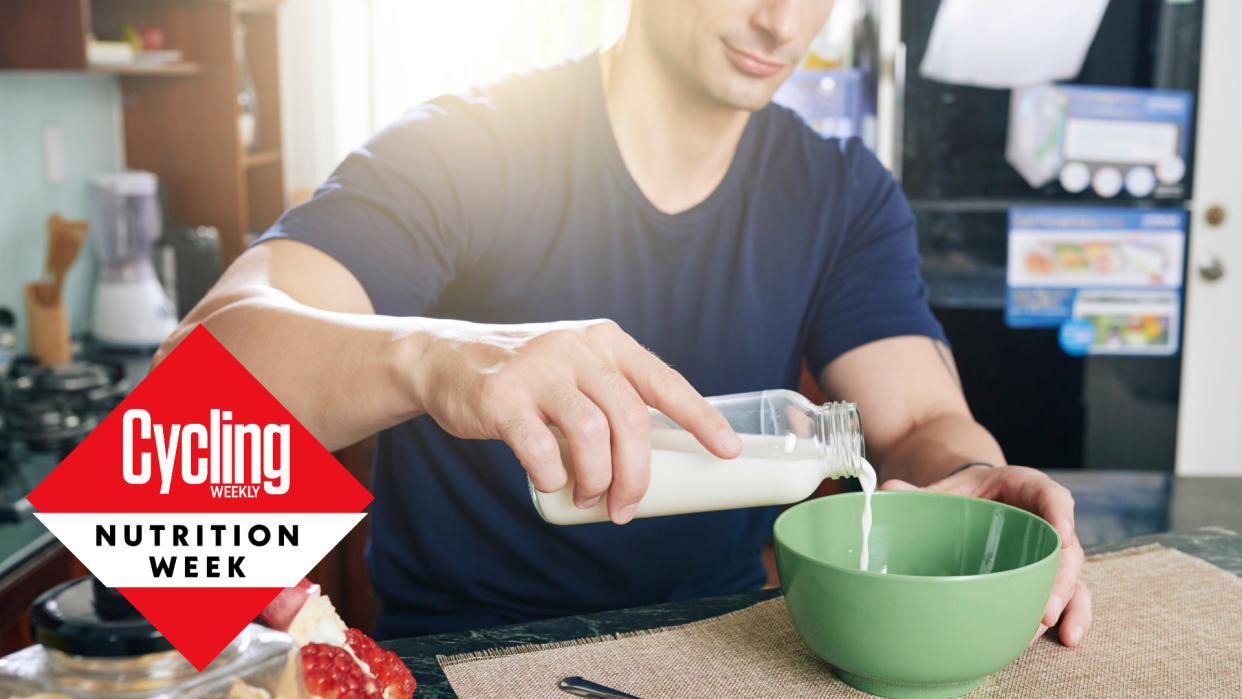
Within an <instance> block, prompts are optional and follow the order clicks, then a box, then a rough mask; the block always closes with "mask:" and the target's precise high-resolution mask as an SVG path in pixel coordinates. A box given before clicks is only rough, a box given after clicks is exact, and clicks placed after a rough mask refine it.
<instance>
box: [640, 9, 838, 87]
mask: <svg viewBox="0 0 1242 699" xmlns="http://www.w3.org/2000/svg"><path fill="white" fill-rule="evenodd" d="M632 10H633V12H634V13H635V20H636V21H637V22H638V25H639V27H640V29H641V31H642V33H643V35H644V37H645V40H646V41H647V42H648V43H649V44H650V45H651V48H652V50H653V52H654V53H655V55H656V57H657V59H658V60H659V61H660V63H661V65H662V66H663V67H664V68H665V70H668V71H669V72H670V73H671V74H672V75H674V76H675V77H676V78H677V79H678V80H680V81H681V82H683V83H684V84H685V85H686V86H687V87H688V88H690V89H693V90H696V91H698V92H700V93H702V94H703V95H705V96H706V97H708V98H709V99H712V100H714V101H716V102H719V103H721V104H722V105H725V106H728V107H731V108H734V109H749V110H752V111H753V110H757V109H761V108H763V106H764V105H766V104H767V103H768V100H770V99H771V98H772V94H773V93H774V92H776V88H778V87H780V84H781V83H782V82H784V80H785V78H787V77H789V74H790V73H791V72H793V69H794V68H795V67H796V66H797V63H798V61H799V60H800V59H801V58H802V56H803V55H804V54H805V53H806V51H807V47H808V46H810V44H811V39H813V38H814V37H815V34H816V33H818V32H819V30H820V27H822V26H823V25H824V22H826V21H827V20H828V13H829V12H830V11H831V10H832V0H634V4H633V8H632Z"/></svg>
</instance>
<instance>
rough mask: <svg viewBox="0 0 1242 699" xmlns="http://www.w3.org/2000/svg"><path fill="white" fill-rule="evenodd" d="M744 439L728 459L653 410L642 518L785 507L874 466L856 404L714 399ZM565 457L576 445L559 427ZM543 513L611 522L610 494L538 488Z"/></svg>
mask: <svg viewBox="0 0 1242 699" xmlns="http://www.w3.org/2000/svg"><path fill="white" fill-rule="evenodd" d="M707 401H708V402H709V403H711V404H712V405H713V406H714V407H715V408H716V409H717V410H719V411H720V414H721V415H723V416H724V418H725V419H726V420H728V422H729V425H730V426H732V427H733V430H734V431H735V432H737V434H738V437H740V438H741V440H742V454H741V456H738V457H737V458H735V459H721V458H718V457H716V456H714V455H712V454H711V453H710V452H708V451H707V449H705V448H704V447H703V446H702V445H701V444H699V442H698V440H696V439H695V438H694V436H693V435H691V434H690V433H689V432H686V431H685V430H683V429H682V428H681V427H680V426H678V425H677V424H676V423H675V422H673V421H672V420H671V419H669V418H668V417H667V416H665V415H664V414H663V413H661V412H660V411H658V410H656V409H654V408H650V409H649V410H650V413H651V483H650V485H649V486H648V488H647V493H646V494H645V495H644V496H643V498H642V500H641V501H640V502H639V503H638V510H637V512H636V513H635V515H634V516H635V517H636V518H637V517H659V516H662V515H674V514H686V513H690V512H708V511H711V510H727V509H734V508H739V507H762V506H767V505H785V504H788V503H791V502H797V501H799V500H803V499H805V498H807V497H809V496H810V495H811V494H812V493H814V492H815V489H816V488H817V487H819V484H820V483H822V482H823V481H824V479H826V478H844V477H858V476H860V475H863V473H864V471H865V470H866V469H867V468H868V466H867V465H866V460H865V458H864V446H863V436H862V421H861V418H860V417H859V414H858V405H857V404H855V403H844V402H841V403H826V404H824V405H815V404H814V403H812V402H811V401H809V400H807V399H806V397H804V396H803V395H802V394H800V393H797V392H795V391H788V390H783V389H781V390H772V391H758V392H754V393H739V394H734V395H728V396H715V397H712V398H708V399H707ZM553 433H554V434H556V438H557V442H558V443H559V444H560V448H561V460H562V462H563V463H565V464H566V465H567V466H568V465H570V464H571V463H572V461H571V460H570V456H569V447H568V443H567V442H566V440H565V438H564V436H563V435H562V434H561V433H560V431H559V430H557V429H555V428H553ZM527 484H528V485H529V486H530V493H531V498H532V499H533V500H534V503H535V509H536V510H538V512H539V515H540V516H541V517H543V518H544V519H545V520H547V521H548V522H551V523H552V524H584V523H588V522H604V521H607V520H608V504H607V501H608V498H607V497H606V496H605V497H602V498H600V501H599V503H597V504H596V505H595V506H594V507H591V508H588V509H580V508H578V507H577V506H575V505H574V501H573V487H574V480H573V471H572V469H571V470H570V480H569V484H568V485H566V486H565V487H564V488H562V489H561V490H559V491H557V492H555V493H543V492H539V491H537V490H535V487H534V485H533V484H531V483H530V479H529V477H528V478H527Z"/></svg>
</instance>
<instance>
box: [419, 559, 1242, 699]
mask: <svg viewBox="0 0 1242 699" xmlns="http://www.w3.org/2000/svg"><path fill="white" fill-rule="evenodd" d="M1082 577H1083V579H1084V580H1085V581H1086V583H1087V585H1088V586H1089V587H1090V588H1091V591H1092V593H1093V595H1094V599H1095V604H1094V612H1095V622H1094V625H1093V626H1092V628H1091V631H1090V632H1089V633H1088V634H1087V637H1086V638H1085V639H1084V640H1083V642H1082V643H1081V644H1080V645H1079V646H1078V647H1077V648H1073V649H1071V648H1066V647H1064V646H1062V645H1061V644H1060V643H1058V642H1056V641H1054V640H1052V638H1051V637H1050V636H1051V635H1049V636H1045V637H1044V638H1041V639H1039V640H1038V641H1036V642H1035V644H1034V645H1032V646H1031V647H1030V648H1029V649H1028V650H1027V651H1026V653H1024V654H1023V655H1022V657H1020V658H1018V660H1017V661H1016V662H1014V663H1013V664H1012V665H1010V666H1009V667H1008V668H1006V669H1004V670H1002V671H1000V672H998V673H996V674H995V675H993V676H991V677H990V678H988V680H987V682H985V683H984V685H983V686H982V687H980V688H979V689H978V690H976V691H975V692H973V693H971V694H970V696H971V697H972V699H973V698H974V697H1015V696H1017V697H1050V698H1051V697H1085V696H1091V697H1131V696H1150V697H1172V696H1187V697H1189V696H1193V697H1225V696H1238V695H1239V694H1240V693H1242V580H1240V579H1239V578H1237V577H1235V576H1233V575H1231V574H1230V573H1228V572H1226V571H1223V570H1221V569H1219V568H1216V567H1215V566H1213V565H1211V564H1210V563H1207V562H1206V561H1203V560H1200V559H1198V558H1195V557H1193V556H1189V555H1186V554H1184V553H1181V552H1180V551H1175V550H1173V549H1169V548H1165V547H1163V546H1160V545H1159V544H1153V545H1150V546H1143V547H1137V548H1132V549H1127V550H1124V551H1119V552H1116V553H1109V554H1103V555H1100V556H1093V557H1091V558H1089V559H1088V561H1087V564H1086V567H1085V568H1084V570H1083V573H1082ZM438 660H439V661H440V665H441V666H442V667H443V668H444V673H445V675H446V676H447V677H448V679H449V682H450V683H451V684H452V686H453V689H454V691H456V692H457V693H458V695H460V696H462V697H549V698H551V699H560V698H561V697H566V696H568V695H567V694H564V693H562V692H561V691H560V690H559V689H557V688H556V683H557V682H558V681H559V680H560V679H561V678H562V677H566V676H568V675H581V676H583V677H586V678H587V679H589V680H592V681H594V682H599V683H601V684H604V685H607V686H610V687H614V688H616V689H620V690H622V691H625V692H629V693H631V694H635V695H638V696H640V697H643V699H653V698H656V697H736V696H746V697H770V696H780V697H866V696H870V695H868V694H865V693H863V692H860V691H858V690H856V689H854V688H852V687H850V686H848V685H846V684H845V683H844V682H842V681H841V680H839V679H837V678H836V676H835V675H833V674H832V672H831V669H830V666H829V665H828V664H827V663H825V662H824V661H822V660H820V659H819V658H818V657H816V656H815V655H814V654H812V653H811V651H810V650H809V649H808V648H807V647H806V646H805V645H804V644H803V643H802V641H801V640H800V639H799V638H798V636H797V634H796V633H795V632H794V628H793V624H792V623H790V621H789V615H788V613H787V612H786V611H785V603H784V600H782V599H781V598H779V597H778V598H775V599H770V600H767V601H764V602H760V603H759V604H756V605H753V606H751V607H747V608H745V609H741V610H738V611H736V612H732V613H729V614H725V615H724V616H719V617H714V618H711V619H705V620H703V621H698V622H694V623H691V624H685V625H682V626H674V627H669V628H665V629H658V630H654V631H640V632H637V633H634V634H624V635H621V636H603V637H599V638H590V639H581V640H577V641H569V642H566V643H556V644H546V645H539V646H524V647H520V648H506V649H498V650H493V651H484V652H482V653H470V654H465V655H459V656H450V657H445V656H440V657H439V658H438Z"/></svg>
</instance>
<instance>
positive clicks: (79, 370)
mask: <svg viewBox="0 0 1242 699" xmlns="http://www.w3.org/2000/svg"><path fill="white" fill-rule="evenodd" d="M128 389H129V383H128V382H127V381H126V379H125V368H124V366H122V365H121V364H119V363H116V362H109V361H75V362H72V363H70V364H67V365H64V366H61V367H54V368H45V367H39V366H37V365H35V364H34V363H33V362H32V361H31V360H29V359H27V358H20V359H18V360H17V361H16V362H14V364H13V367H12V368H11V370H10V372H9V375H8V377H7V378H4V379H0V518H5V519H11V518H13V517H18V516H21V515H23V514H25V513H27V512H29V507H30V506H29V503H26V502H25V496H26V495H27V494H29V492H30V491H31V489H33V487H34V486H35V485H36V484H38V482H39V481H41V480H42V479H43V477H44V476H46V475H47V473H49V472H50V471H51V469H52V468H54V467H55V465H56V464H57V463H58V462H59V461H60V460H61V459H63V458H64V457H65V456H68V454H69V452H71V451H73V449H74V447H76V446H77V445H78V443H80V442H81V441H82V439H83V438H84V437H86V435H87V434H88V433H89V432H90V431H91V430H92V429H94V428H95V426H97V425H98V424H99V422H100V421H101V420H102V419H103V418H104V417H105V416H106V415H107V414H108V413H109V412H111V411H112V409H113V408H115V407H116V406H117V405H118V404H119V403H120V402H121V399H123V398H124V397H125V394H126V392H127V391H128Z"/></svg>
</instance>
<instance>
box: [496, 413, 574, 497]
mask: <svg viewBox="0 0 1242 699" xmlns="http://www.w3.org/2000/svg"><path fill="white" fill-rule="evenodd" d="M499 431H500V438H501V439H503V440H504V441H505V444H508V445H509V448H510V449H512V450H513V453H514V455H515V456H517V458H518V462H519V463H521V464H522V468H523V469H525V470H526V473H527V474H528V475H529V476H530V482H531V484H532V485H534V486H535V490H538V491H540V492H543V493H554V492H556V491H558V490H560V489H561V488H564V487H565V484H566V483H568V482H569V472H568V471H567V470H566V467H565V464H564V463H562V462H561V449H560V446H559V445H557V443H556V437H554V436H553V435H552V431H551V430H549V429H548V426H547V425H545V424H543V420H540V419H539V417H538V416H537V415H536V414H535V412H534V411H533V410H531V411H528V412H525V413H523V414H521V415H520V416H518V417H514V418H510V419H508V420H505V421H504V422H502V423H501V424H500V428H499Z"/></svg>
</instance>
